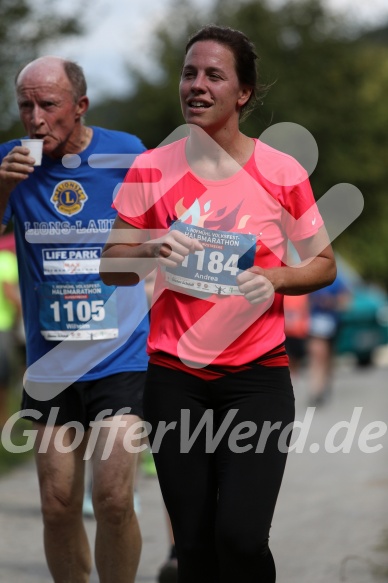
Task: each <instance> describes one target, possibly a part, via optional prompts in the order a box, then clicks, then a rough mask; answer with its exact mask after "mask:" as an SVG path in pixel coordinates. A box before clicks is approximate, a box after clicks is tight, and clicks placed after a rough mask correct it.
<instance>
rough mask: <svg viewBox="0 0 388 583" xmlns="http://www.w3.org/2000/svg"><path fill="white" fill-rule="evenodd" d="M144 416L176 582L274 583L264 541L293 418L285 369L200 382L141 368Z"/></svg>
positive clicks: (181, 374) (263, 369)
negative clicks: (172, 540) (169, 535)
mask: <svg viewBox="0 0 388 583" xmlns="http://www.w3.org/2000/svg"><path fill="white" fill-rule="evenodd" d="M144 411H145V419H146V420H147V421H148V422H149V423H150V424H151V426H152V431H151V435H150V441H151V445H152V450H153V454H154V458H155V464H156V469H157V472H158V477H159V481H160V486H161V490H162V494H163V498H164V501H165V504H166V507H167V510H168V512H169V515H170V518H171V523H172V527H173V532H174V537H175V544H176V550H177V557H178V572H179V576H178V581H179V583H274V582H275V579H276V572H275V564H274V561H273V557H272V554H271V551H270V550H269V547H268V539H269V531H270V527H271V521H272V516H273V513H274V509H275V504H276V499H277V496H278V492H279V488H280V484H281V481H282V477H283V472H284V467H285V463H286V458H287V446H288V444H289V439H290V435H291V427H292V422H293V420H294V396H293V390H292V384H291V380H290V374H289V370H288V368H287V367H265V366H260V365H259V366H255V367H254V368H252V369H250V370H247V371H244V372H240V373H235V374H228V375H227V376H224V377H222V378H221V379H217V380H213V381H204V380H202V379H200V378H198V377H196V376H194V375H191V374H187V373H185V372H181V371H177V370H172V369H169V368H166V367H161V366H157V365H152V364H151V365H150V366H149V371H148V374H147V382H146V389H145V396H144Z"/></svg>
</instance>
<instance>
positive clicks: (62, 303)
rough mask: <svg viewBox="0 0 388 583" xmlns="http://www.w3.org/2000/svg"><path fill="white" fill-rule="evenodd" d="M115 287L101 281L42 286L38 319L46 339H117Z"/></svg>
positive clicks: (43, 284) (39, 290)
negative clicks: (113, 292)
mask: <svg viewBox="0 0 388 583" xmlns="http://www.w3.org/2000/svg"><path fill="white" fill-rule="evenodd" d="M113 290H114V288H112V286H107V285H105V284H104V283H103V282H101V281H93V282H86V283H80V282H72V283H51V282H50V283H41V284H40V285H39V287H38V289H37V292H38V295H39V319H40V327H41V333H42V335H43V336H44V338H45V339H46V340H53V341H54V340H56V341H60V340H106V339H108V338H117V336H118V319H117V307H116V303H115V294H113V295H112V291H113Z"/></svg>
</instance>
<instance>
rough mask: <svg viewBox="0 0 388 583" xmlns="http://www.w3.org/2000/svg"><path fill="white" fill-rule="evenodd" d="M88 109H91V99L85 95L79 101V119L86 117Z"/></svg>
mask: <svg viewBox="0 0 388 583" xmlns="http://www.w3.org/2000/svg"><path fill="white" fill-rule="evenodd" d="M88 109H89V97H87V96H86V95H84V96H83V97H80V99H79V100H78V103H77V115H78V116H79V117H82V116H84V115H85V113H86V112H87V110H88Z"/></svg>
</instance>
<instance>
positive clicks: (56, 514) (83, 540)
mask: <svg viewBox="0 0 388 583" xmlns="http://www.w3.org/2000/svg"><path fill="white" fill-rule="evenodd" d="M34 429H36V430H37V439H36V442H35V459H36V464H37V470H38V478H39V487H40V494H41V503H42V514H43V523H44V546H45V553H46V559H47V564H48V567H49V569H50V572H51V575H52V577H53V580H54V582H55V583H88V581H89V577H90V572H91V556H90V550H89V544H88V539H87V535H86V532H85V528H84V525H83V520H82V501H83V494H84V460H83V456H84V452H85V447H86V438H85V436H84V438H83V440H82V442H81V444H80V445H79V446H78V447H77V448H75V449H74V448H72V447H71V444H72V443H73V441H74V437H75V429H74V428H69V429H68V430H67V431H66V432H65V433H64V435H62V432H63V427H61V426H55V427H46V426H44V425H42V424H38V423H34ZM45 431H47V433H46V434H45ZM59 431H60V432H61V433H60V434H59V435H58V432H59ZM49 432H52V433H51V437H50V439H49V442H48V443H46V440H47V435H48V434H49ZM56 436H57V438H56ZM41 446H42V450H44V452H42V453H39V449H40V447H41ZM65 448H66V449H68V450H69V451H66V452H65V451H64V449H65Z"/></svg>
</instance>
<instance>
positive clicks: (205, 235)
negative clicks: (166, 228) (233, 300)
mask: <svg viewBox="0 0 388 583" xmlns="http://www.w3.org/2000/svg"><path fill="white" fill-rule="evenodd" d="M171 229H176V230H179V231H180V232H181V233H183V234H184V235H186V236H188V237H191V238H194V239H198V241H200V242H201V243H202V245H203V247H204V249H203V250H202V251H196V252H195V253H191V254H189V255H187V257H186V258H185V260H184V261H183V263H182V264H181V265H179V266H178V267H175V268H174V269H172V268H166V271H165V276H166V281H167V282H169V283H171V284H173V285H174V286H178V287H183V288H186V289H192V290H197V291H201V292H205V293H209V294H218V295H241V294H240V291H239V289H238V286H237V282H236V276H237V275H238V274H239V273H240V272H241V271H244V270H245V269H248V268H249V267H252V265H253V262H254V258H255V252H256V237H255V235H247V234H243V233H230V232H228V231H214V230H211V229H205V228H202V227H195V226H194V225H186V224H185V223H182V222H180V221H176V222H175V223H174V224H173V225H172V227H171Z"/></svg>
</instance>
